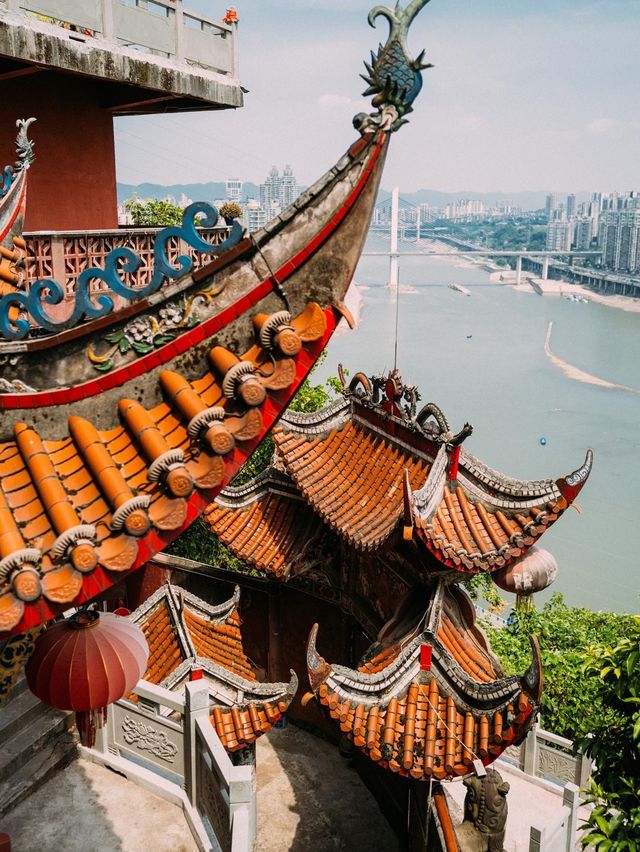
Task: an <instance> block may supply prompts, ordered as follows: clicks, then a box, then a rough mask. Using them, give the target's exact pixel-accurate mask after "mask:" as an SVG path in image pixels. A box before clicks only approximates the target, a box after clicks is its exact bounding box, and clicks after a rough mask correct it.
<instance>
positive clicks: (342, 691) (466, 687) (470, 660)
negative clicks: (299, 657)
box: [303, 581, 541, 780]
mask: <svg viewBox="0 0 640 852" xmlns="http://www.w3.org/2000/svg"><path fill="white" fill-rule="evenodd" d="M317 633H318V626H317V625H315V627H314V629H313V630H312V632H311V635H310V637H309V644H308V650H307V666H308V671H309V680H310V683H311V688H312V690H313V694H315V696H316V697H317V699H318V700H319V702H320V704H321V705H323V706H324V707H325V708H327V710H328V711H329V714H330V716H331V717H332V718H333V719H335V720H336V721H338V722H339V724H340V730H341V731H343V732H344V733H345V734H347V735H349V736H350V737H351V738H352V739H353V742H354V744H355V745H356V746H358V747H359V748H360V749H361V750H362V751H363V752H364V753H365V754H366V755H367V756H368V757H369V758H370V759H371V760H372V761H373V762H375V763H379V764H380V765H382V766H384V767H385V768H388V769H390V770H391V771H393V772H399V773H401V774H403V775H407V774H408V775H410V776H411V777H412V778H416V779H422V778H435V779H438V780H447V779H452V778H455V777H459V776H463V775H466V774H468V773H469V772H471V771H473V766H472V765H473V762H474V761H475V760H478V759H479V760H481V761H482V762H483V763H485V764H489V763H491V762H493V761H494V760H495V759H496V757H498V756H499V755H500V754H501V753H502V752H503V751H504V750H505V749H506V748H507V747H508V746H510V745H512V744H514V743H518V742H520V741H521V740H522V739H523V738H524V736H525V734H526V732H527V730H528V728H529V727H530V725H531V723H532V722H533V719H534V718H535V714H536V712H537V709H538V706H539V701H540V688H541V668H540V659H539V652H538V650H537V643H535V642H533V640H532V644H533V647H534V658H533V661H532V664H531V667H530V669H529V671H528V672H527V673H526V674H525V675H523V676H522V677H517V676H512V677H504V676H503V673H502V671H501V669H500V665H499V663H498V661H497V659H496V658H495V657H494V656H493V654H492V653H491V651H490V650H489V646H488V644H487V641H486V638H485V637H484V634H483V633H482V632H481V631H480V630H479V629H478V628H477V627H476V626H475V614H474V608H473V604H472V603H471V600H470V599H469V598H468V596H467V595H466V593H465V592H463V591H462V590H461V589H459V588H457V587H455V586H449V587H447V586H445V585H444V583H443V582H442V581H441V582H440V583H439V584H438V586H437V589H436V590H435V591H434V592H433V594H432V595H431V597H430V599H429V602H428V607H427V609H426V612H423V613H422V615H421V616H419V618H418V620H417V621H416V619H415V618H414V619H413V621H410V623H408V624H405V625H404V630H403V631H402V632H400V633H398V630H397V629H396V631H395V633H394V635H393V637H392V639H391V640H390V641H389V640H388V641H387V642H386V643H384V645H383V647H382V648H381V647H380V645H379V644H378V645H377V646H376V645H374V646H373V647H372V649H370V651H369V653H368V654H367V655H366V656H365V658H364V660H363V661H362V663H361V664H360V666H359V667H358V668H357V669H349V668H347V667H345V666H338V665H329V664H328V663H326V662H325V660H323V659H322V657H320V655H319V654H318V652H317V650H316V637H317ZM311 697H312V696H311V694H307V696H305V698H303V702H305V701H308V700H310V698H311Z"/></svg>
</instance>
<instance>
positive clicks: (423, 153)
mask: <svg viewBox="0 0 640 852" xmlns="http://www.w3.org/2000/svg"><path fill="white" fill-rule="evenodd" d="M186 5H187V6H190V7H192V8H194V9H197V10H199V11H202V12H204V13H207V14H210V15H216V14H217V15H218V16H219V15H221V14H222V13H223V11H224V10H223V9H222V7H221V9H220V10H219V11H218V10H212V8H211V4H210V2H208V0H207V2H205V0H189V3H188V4H186ZM370 5H371V2H370V0H367V1H366V2H364V0H345V2H343V3H337V2H335V0H316V1H315V2H312V0H306V2H303V0H293V2H291V3H288V4H285V3H284V2H282V0H264V2H263V3H261V4H260V6H259V8H252V6H253V4H249V3H248V2H242V0H239V2H238V3H237V4H236V6H237V8H238V13H239V17H240V67H241V79H242V82H243V85H245V86H246V87H247V88H248V89H249V90H250V93H249V94H248V95H247V96H246V105H245V107H244V108H243V109H241V110H238V111H237V112H235V113H232V112H225V113H213V114H211V113H199V114H196V115H182V116H171V115H167V116H154V117H152V118H149V119H147V118H144V117H141V118H127V119H120V120H118V121H117V123H116V130H117V138H118V179H119V180H120V181H122V182H126V183H141V182H145V181H152V182H159V183H168V182H169V180H168V179H167V178H168V175H169V174H170V175H171V179H170V180H171V182H177V181H188V182H198V181H207V180H211V179H221V178H224V175H225V174H232V173H233V174H235V173H242V174H244V175H245V176H246V179H247V180H253V181H255V182H258V181H259V180H260V179H261V175H262V173H263V172H264V171H265V169H266V170H268V169H269V167H270V165H271V163H272V162H275V161H287V162H288V161H292V162H293V163H296V169H297V173H298V176H299V180H300V182H301V183H302V184H308V183H310V182H312V181H313V180H314V179H315V177H316V176H317V174H318V172H319V171H322V170H324V169H325V168H326V167H327V166H328V165H329V164H330V162H331V160H332V158H333V157H334V156H335V155H336V154H338V153H339V152H340V150H341V149H343V148H345V147H346V146H347V145H348V144H349V143H350V142H351V141H352V138H353V132H352V131H350V118H351V117H352V116H353V115H354V114H355V113H356V112H359V111H363V110H368V109H369V106H368V104H367V101H366V100H365V99H364V98H362V97H361V95H360V93H361V92H362V90H363V89H364V84H363V82H362V81H361V80H360V79H359V77H358V74H359V73H360V72H361V71H362V70H363V65H362V61H363V59H365V58H367V57H368V52H369V47H370V42H371V31H370V30H369V28H368V26H367V24H366V15H367V12H368V10H369V7H370ZM477 5H478V4H474V3H473V2H472V0H460V2H458V3H456V4H455V8H454V7H452V6H451V4H447V3H444V2H441V0H432V2H431V3H430V4H429V6H428V8H427V10H425V13H424V15H423V16H421V17H420V18H419V19H418V21H417V22H416V26H415V30H414V31H413V32H412V34H411V38H410V47H411V48H412V49H413V50H414V51H418V50H420V49H421V48H422V47H423V46H426V48H427V59H428V60H429V61H431V62H433V63H434V64H435V66H436V67H435V68H434V69H431V70H429V71H428V72H426V74H425V92H424V94H423V103H422V106H423V109H421V111H419V112H417V113H415V114H413V115H411V116H410V118H411V125H412V126H411V127H409V128H408V129H407V132H406V134H404V135H402V136H399V137H397V139H394V146H393V147H394V156H393V157H392V158H391V162H390V164H389V165H390V168H389V169H388V172H387V174H386V179H385V181H384V187H385V188H388V187H390V186H392V185H393V184H396V183H397V184H399V185H400V186H401V187H403V189H409V188H416V189H417V188H421V187H432V188H434V189H439V190H448V191H452V192H460V193H468V192H473V191H500V192H504V193H505V194H509V193H513V192H517V191H522V190H541V191H544V190H546V191H557V192H558V193H560V192H566V191H568V190H573V191H578V192H582V191H591V190H592V189H593V188H598V189H599V188H603V189H604V188H605V187H618V188H619V189H620V190H624V189H630V188H633V186H634V185H638V184H640V165H639V164H638V163H637V157H636V156H635V153H634V152H635V148H636V139H637V134H638V130H640V122H639V121H638V119H637V118H636V116H637V115H638V114H639V112H640V110H639V109H638V107H639V106H640V96H639V95H638V92H637V87H636V86H635V85H634V81H635V80H637V79H638V77H639V76H640V57H639V56H638V54H637V51H636V50H635V47H634V44H635V42H636V41H637V36H638V34H640V15H639V14H638V12H639V11H640V3H638V0H607V2H587V3H578V2H575V0H563V2H560V3H555V4H552V3H551V2H548V0H542V2H539V3H536V4H535V7H534V8H530V4H522V3H516V4H510V6H509V10H508V14H505V13H504V3H500V2H498V0H487V2H486V3H483V4H482V11H481V12H480V10H479V9H478V8H477ZM385 35H386V25H384V24H383V22H382V21H380V22H379V28H378V29H377V31H376V36H377V37H378V38H380V39H382V40H383V39H384V37H385ZM374 37H375V36H374ZM254 140H259V142H258V141H254Z"/></svg>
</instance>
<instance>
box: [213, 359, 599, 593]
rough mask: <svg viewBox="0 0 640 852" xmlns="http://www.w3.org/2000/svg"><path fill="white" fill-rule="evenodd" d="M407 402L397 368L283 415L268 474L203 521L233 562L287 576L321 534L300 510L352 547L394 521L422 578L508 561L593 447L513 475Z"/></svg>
mask: <svg viewBox="0 0 640 852" xmlns="http://www.w3.org/2000/svg"><path fill="white" fill-rule="evenodd" d="M381 389H383V390H384V393H383V392H381ZM417 400H418V394H417V391H416V389H415V388H411V387H407V386H405V385H404V384H402V380H401V379H400V377H399V375H398V374H397V373H392V374H390V375H389V377H387V378H386V379H385V378H384V377H374V379H372V380H369V379H367V378H366V377H364V376H363V375H362V374H356V376H355V377H354V379H353V380H352V382H351V385H349V386H348V387H347V386H346V384H345V386H344V391H343V398H342V399H339V400H337V401H336V402H334V403H332V404H331V405H329V406H328V407H326V408H325V409H323V410H322V411H319V412H314V413H312V414H301V413H295V412H290V413H288V414H286V415H285V416H284V417H283V418H282V419H281V421H280V424H279V425H278V427H277V428H276V429H275V430H274V433H273V438H274V442H275V447H276V452H275V460H274V467H272V468H271V469H270V470H269V471H268V472H267V473H266V474H264V475H262V476H261V477H259V478H258V479H257V480H255V481H254V482H253V483H249V484H248V485H245V486H242V488H240V489H237V488H226V489H225V490H224V491H222V492H221V494H220V495H219V496H218V498H217V499H216V501H215V503H213V504H212V505H211V506H210V507H209V508H208V509H207V512H206V516H205V519H206V521H207V523H208V524H209V526H210V528H211V530H212V532H214V533H215V534H216V535H218V536H219V537H220V539H221V540H222V541H223V543H224V544H225V545H226V546H227V547H229V549H230V550H231V551H232V552H233V553H234V554H235V555H236V556H238V557H239V558H240V559H243V560H244V561H246V562H248V563H249V564H251V565H252V566H254V567H256V568H258V569H261V570H264V571H265V572H266V573H269V574H274V575H275V576H277V577H280V578H285V579H286V578H287V577H288V576H289V574H290V572H291V568H292V566H293V565H295V564H297V563H298V562H299V561H300V560H301V559H302V557H303V549H304V546H305V543H306V542H307V540H308V536H309V535H310V534H313V535H318V534H319V533H318V527H317V523H314V520H313V518H312V517H311V516H310V512H311V513H313V515H315V518H316V519H317V522H322V523H324V525H326V527H328V528H329V529H331V530H333V531H334V532H336V533H337V534H338V535H339V536H341V537H342V538H343V539H344V540H345V541H346V542H347V543H348V544H349V545H351V546H352V547H354V548H355V549H357V550H360V551H367V550H374V551H375V550H377V549H379V548H381V547H383V546H384V545H385V544H386V542H388V541H390V539H391V537H392V536H393V535H394V534H395V533H397V532H398V531H399V528H400V523H401V522H402V526H403V537H404V538H405V540H411V539H413V540H415V541H416V542H417V543H418V544H421V545H422V546H423V548H424V550H423V552H422V556H421V561H422V563H423V565H424V567H425V568H426V570H427V571H433V570H437V569H438V568H440V569H452V570H456V571H460V572H467V573H476V572H478V571H496V570H499V569H502V568H504V567H506V566H507V565H509V564H511V563H513V562H514V560H516V559H518V558H520V557H522V556H523V555H524V554H525V552H526V551H527V549H528V548H529V547H530V546H531V545H532V544H533V543H534V542H535V541H537V540H538V539H539V538H540V536H541V535H542V534H543V533H544V532H545V530H546V529H547V528H548V527H550V526H551V525H552V524H553V523H554V522H555V521H556V520H557V519H558V518H559V517H560V515H562V513H563V512H564V511H565V510H566V509H567V508H568V506H569V505H570V504H571V503H572V501H573V500H574V499H575V497H576V496H577V494H578V493H579V491H580V489H581V488H582V486H583V485H584V483H585V482H586V479H587V478H588V476H589V473H590V471H591V465H592V453H591V451H590V450H589V451H588V452H587V457H586V459H585V462H584V464H583V465H582V466H581V467H580V468H579V469H578V470H576V471H575V472H574V473H572V474H569V475H568V476H566V477H561V478H559V479H556V480H553V479H540V480H529V481H527V480H520V479H513V478H510V477H507V476H505V475H504V474H501V473H499V472H497V471H494V470H492V469H491V468H488V467H487V466H486V465H484V464H483V463H482V462H481V461H479V460H478V459H477V458H476V457H475V456H473V455H472V454H471V453H469V452H467V451H466V450H464V448H462V446H461V444H462V442H463V441H464V440H465V438H466V437H468V435H469V434H471V431H472V429H471V427H470V426H469V425H468V424H465V426H464V427H463V429H462V430H461V431H460V432H459V433H458V434H457V435H454V434H453V433H452V432H451V430H450V429H449V425H448V423H447V421H446V418H445V417H444V414H443V413H442V411H441V410H440V409H439V408H438V407H437V406H436V405H434V404H433V403H429V404H428V405H426V406H424V407H423V408H422V409H421V411H420V412H419V413H417V414H416V407H417V406H416V403H417ZM405 401H406V403H407V404H404V402H405ZM303 530H304V534H302V532H303ZM425 551H428V552H429V553H430V554H432V556H434V557H435V560H437V561H434V560H433V559H431V558H430V557H429V555H428V553H427V552H425ZM419 561H420V560H419ZM438 563H439V565H438Z"/></svg>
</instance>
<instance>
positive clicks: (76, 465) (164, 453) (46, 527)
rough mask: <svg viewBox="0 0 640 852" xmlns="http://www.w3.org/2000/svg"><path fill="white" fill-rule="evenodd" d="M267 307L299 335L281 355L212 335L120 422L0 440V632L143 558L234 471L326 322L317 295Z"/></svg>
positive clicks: (329, 319)
mask: <svg viewBox="0 0 640 852" xmlns="http://www.w3.org/2000/svg"><path fill="white" fill-rule="evenodd" d="M274 317H275V319H276V322H277V323H280V325H281V326H283V325H285V326H286V327H287V328H290V329H291V332H292V333H293V335H294V336H295V337H297V338H298V349H297V351H296V352H295V354H293V355H292V356H291V357H284V356H282V355H277V354H276V353H275V351H271V350H270V349H269V348H268V347H267V348H265V347H264V346H263V345H255V346H253V347H252V348H251V349H250V350H248V351H247V352H245V353H244V354H242V355H241V356H240V357H237V356H236V355H235V354H233V353H232V352H231V351H229V350H227V349H224V348H223V347H220V346H218V347H215V348H213V349H212V350H211V352H210V357H209V370H208V372H205V373H204V375H202V376H201V378H199V379H197V380H193V381H191V382H190V381H188V380H187V379H186V378H185V377H184V376H183V375H181V374H179V373H177V372H173V371H169V370H165V371H163V372H161V373H160V377H159V378H160V386H161V389H162V393H163V396H164V400H165V401H164V402H161V403H160V404H158V405H156V406H155V407H153V408H145V407H144V406H143V405H142V404H140V403H139V402H137V401H136V400H134V399H121V400H120V402H119V404H118V406H117V410H116V411H113V418H114V420H115V419H116V418H118V416H119V423H118V425H115V426H113V427H111V428H103V429H98V428H96V426H95V425H94V424H93V423H92V422H91V421H90V420H89V419H86V418H84V417H79V416H77V415H72V416H71V417H69V419H68V425H67V429H68V431H67V432H66V434H65V435H63V436H61V437H59V438H58V439H57V440H46V439H45V437H44V436H41V431H43V430H44V429H45V428H46V420H40V421H39V422H38V425H37V426H31V425H27V424H25V423H18V424H16V426H15V427H14V429H13V435H12V438H11V439H10V440H5V441H4V442H1V441H0V632H2V631H8V630H12V629H14V630H24V629H28V628H29V627H31V626H33V625H34V624H37V623H39V622H40V621H42V620H46V619H47V618H51V617H52V616H53V615H55V614H56V612H58V611H59V610H60V609H61V608H63V607H64V606H65V605H68V604H70V603H72V602H73V603H76V604H77V603H82V602H83V601H86V600H88V599H90V598H92V597H94V596H95V595H96V594H98V593H99V592H101V591H103V590H104V589H105V588H107V587H108V586H110V585H111V584H112V583H113V582H114V581H115V580H116V578H117V576H118V574H120V575H121V574H122V572H125V571H128V570H129V569H131V568H133V567H137V566H139V565H141V564H144V563H146V562H147V561H148V560H149V558H150V557H151V556H153V555H154V554H155V553H157V552H158V551H160V550H163V549H164V547H165V546H166V544H167V543H168V542H169V541H170V540H171V539H172V538H174V537H175V536H176V535H178V533H179V532H180V531H181V530H183V529H185V528H186V527H187V526H188V525H189V524H190V523H191V522H192V521H193V520H194V518H195V517H197V515H198V514H199V512H201V511H202V510H203V509H204V508H205V507H206V506H207V505H208V504H209V503H210V501H211V498H212V497H213V496H214V495H215V494H216V493H217V492H218V490H219V489H220V487H221V486H222V485H223V484H224V483H225V482H226V481H228V480H229V479H230V478H231V477H232V476H233V475H234V474H235V473H236V472H237V470H238V469H239V468H240V466H241V465H242V463H243V462H244V461H245V460H246V459H247V458H248V456H249V454H250V453H251V452H252V450H253V449H254V448H255V446H256V445H257V443H258V442H259V440H260V439H261V438H262V437H263V436H264V434H265V433H266V431H267V430H268V428H269V427H270V425H271V424H272V423H273V422H274V420H275V419H276V417H277V416H278V414H279V412H280V410H282V408H283V407H284V405H285V404H286V402H287V401H288V399H289V398H290V396H291V395H292V394H293V393H294V392H295V389H296V388H297V387H298V386H299V384H300V383H301V382H302V381H303V379H304V377H305V375H306V373H307V372H308V370H309V369H310V367H311V366H312V364H313V363H314V361H315V358H316V357H317V354H318V352H319V351H320V348H321V346H322V345H323V340H324V339H325V337H326V336H327V335H328V333H329V332H328V329H330V328H332V327H333V326H335V318H334V317H333V312H332V310H331V309H328V310H327V311H323V310H322V309H321V308H320V307H319V306H318V305H317V304H315V303H309V305H308V307H307V309H306V310H305V311H304V312H303V313H302V314H301V315H300V316H298V317H296V318H294V319H291V317H290V316H289V314H287V313H286V312H280V313H279V314H278V315H274ZM267 319H270V318H267ZM107 378H108V377H107Z"/></svg>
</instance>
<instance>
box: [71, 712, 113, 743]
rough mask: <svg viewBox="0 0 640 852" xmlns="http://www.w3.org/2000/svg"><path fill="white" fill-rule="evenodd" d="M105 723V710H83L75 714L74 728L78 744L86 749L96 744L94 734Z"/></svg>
mask: <svg viewBox="0 0 640 852" xmlns="http://www.w3.org/2000/svg"><path fill="white" fill-rule="evenodd" d="M106 721H107V708H106V707H98V708H96V709H94V710H83V711H78V712H77V713H76V726H77V728H78V733H79V734H80V742H81V743H82V745H83V746H86V747H87V748H93V747H94V745H95V744H96V732H97V731H98V729H99V728H102V726H103V725H104V724H105V723H106Z"/></svg>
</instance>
